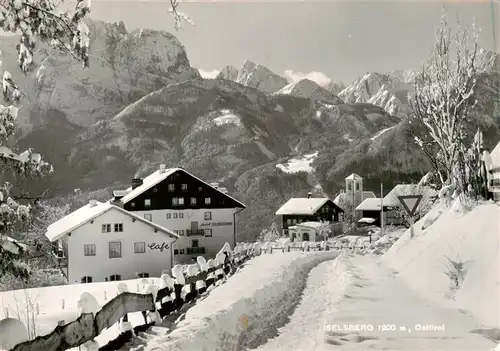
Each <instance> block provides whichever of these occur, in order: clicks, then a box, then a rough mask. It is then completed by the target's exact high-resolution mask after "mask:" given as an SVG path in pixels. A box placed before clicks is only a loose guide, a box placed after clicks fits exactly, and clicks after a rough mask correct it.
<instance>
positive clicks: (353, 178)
mask: <svg viewBox="0 0 500 351" xmlns="http://www.w3.org/2000/svg"><path fill="white" fill-rule="evenodd" d="M346 179H348V180H361V179H363V178H361V177H360V176H359V175H357V174H356V173H353V174H351V175H350V176H349V177H347V178H346Z"/></svg>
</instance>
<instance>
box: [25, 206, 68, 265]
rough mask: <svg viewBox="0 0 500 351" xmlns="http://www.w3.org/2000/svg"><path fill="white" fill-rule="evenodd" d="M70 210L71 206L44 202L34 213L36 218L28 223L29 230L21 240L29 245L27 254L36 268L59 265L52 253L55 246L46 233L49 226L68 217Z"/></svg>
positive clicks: (32, 217)
mask: <svg viewBox="0 0 500 351" xmlns="http://www.w3.org/2000/svg"><path fill="white" fill-rule="evenodd" d="M69 210H70V205H69V204H64V205H52V204H49V203H48V202H45V201H44V202H41V203H40V205H39V206H37V208H36V210H34V211H33V215H34V216H31V218H30V221H29V223H27V230H26V231H25V233H23V235H22V238H21V240H22V241H23V242H25V243H27V244H29V245H28V248H29V249H28V251H27V252H26V254H27V258H28V259H29V260H30V264H31V265H34V266H35V267H34V268H52V266H54V265H55V264H56V263H57V262H56V259H55V256H54V254H53V252H52V251H53V244H52V243H51V242H50V241H49V240H48V239H47V238H46V237H45V233H46V232H47V228H48V226H49V225H51V224H52V223H54V222H56V221H58V220H60V219H61V218H63V217H64V216H66V215H67V214H68V213H69Z"/></svg>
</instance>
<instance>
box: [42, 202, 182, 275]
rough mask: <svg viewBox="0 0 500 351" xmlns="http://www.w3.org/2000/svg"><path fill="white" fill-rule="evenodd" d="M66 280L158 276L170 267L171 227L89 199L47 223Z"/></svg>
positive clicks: (48, 235)
mask: <svg viewBox="0 0 500 351" xmlns="http://www.w3.org/2000/svg"><path fill="white" fill-rule="evenodd" d="M46 236H47V237H48V238H49V240H51V241H52V242H57V243H58V245H59V255H58V257H60V260H61V261H62V262H64V264H62V270H63V272H64V274H65V275H66V277H67V279H68V282H69V283H90V282H104V281H116V280H126V279H136V278H145V277H159V276H160V275H161V273H162V271H169V272H170V270H171V268H172V267H173V243H174V241H175V240H176V239H177V236H176V235H175V233H173V232H172V231H170V230H168V229H166V228H163V227H161V226H159V225H157V224H154V223H151V222H148V221H146V220H144V219H143V218H141V217H139V216H136V215H134V214H132V213H128V212H127V211H125V210H123V209H121V208H119V207H117V206H114V205H112V204H110V203H100V202H97V201H91V203H90V204H88V205H86V206H83V207H82V208H80V209H78V210H76V211H74V212H72V213H71V214H69V215H68V216H66V217H64V218H62V219H61V220H59V221H57V222H55V223H53V224H52V225H51V226H49V228H48V230H47V233H46Z"/></svg>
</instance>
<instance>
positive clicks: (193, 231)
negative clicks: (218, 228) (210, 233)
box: [186, 229, 205, 236]
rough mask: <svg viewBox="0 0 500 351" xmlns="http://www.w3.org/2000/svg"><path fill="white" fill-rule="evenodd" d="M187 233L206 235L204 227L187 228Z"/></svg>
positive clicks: (189, 234)
mask: <svg viewBox="0 0 500 351" xmlns="http://www.w3.org/2000/svg"><path fill="white" fill-rule="evenodd" d="M186 235H187V236H195V235H201V236H205V231H204V230H203V229H194V230H193V229H188V230H186Z"/></svg>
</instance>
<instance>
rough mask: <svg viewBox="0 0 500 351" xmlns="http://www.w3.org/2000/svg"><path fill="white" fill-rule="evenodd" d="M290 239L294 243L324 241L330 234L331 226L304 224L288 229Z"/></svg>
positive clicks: (319, 223) (327, 224) (316, 223)
mask: <svg viewBox="0 0 500 351" xmlns="http://www.w3.org/2000/svg"><path fill="white" fill-rule="evenodd" d="M288 233H289V237H290V239H291V240H292V241H293V242H303V241H323V240H327V239H328V238H329V237H330V236H331V235H332V233H330V224H329V223H325V222H303V223H299V224H296V225H293V226H291V227H289V228H288Z"/></svg>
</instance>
